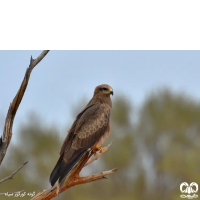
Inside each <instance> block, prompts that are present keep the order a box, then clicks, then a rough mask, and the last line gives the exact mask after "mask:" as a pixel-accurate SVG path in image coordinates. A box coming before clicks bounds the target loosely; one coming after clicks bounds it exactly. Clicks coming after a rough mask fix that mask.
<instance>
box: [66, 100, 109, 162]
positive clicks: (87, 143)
mask: <svg viewBox="0 0 200 200" xmlns="http://www.w3.org/2000/svg"><path fill="white" fill-rule="evenodd" d="M109 119H110V107H109V106H108V105H104V104H94V105H92V106H90V107H89V108H87V109H85V111H84V112H83V113H82V114H81V115H80V117H79V118H78V120H77V122H76V125H75V126H74V127H73V130H71V131H72V132H73V134H72V135H71V136H69V137H71V141H70V140H68V142H66V147H64V148H63V153H64V157H63V159H64V161H65V162H70V161H72V160H74V159H75V154H76V153H75V152H82V151H85V150H87V149H88V148H90V147H92V146H93V145H94V144H95V143H96V142H97V141H98V140H99V139H100V138H101V136H103V135H104V133H105V132H106V130H107V129H108V127H109ZM71 131H70V132H71ZM69 134H70V133H69ZM67 143H69V144H67ZM69 145H70V147H69Z"/></svg>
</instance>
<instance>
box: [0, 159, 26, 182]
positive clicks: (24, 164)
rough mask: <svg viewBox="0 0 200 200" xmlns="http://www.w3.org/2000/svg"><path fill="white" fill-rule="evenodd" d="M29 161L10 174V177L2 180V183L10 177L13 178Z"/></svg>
mask: <svg viewBox="0 0 200 200" xmlns="http://www.w3.org/2000/svg"><path fill="white" fill-rule="evenodd" d="M27 163H28V161H27V162H25V163H24V164H23V165H22V166H20V167H19V168H18V169H17V170H16V171H14V172H13V173H12V174H11V175H10V176H8V177H6V178H4V179H2V180H0V184H1V183H3V182H4V181H7V180H8V179H12V178H13V176H14V175H15V174H16V173H17V172H18V171H19V170H20V169H22V168H23V167H24V166H25V165H26V164H27Z"/></svg>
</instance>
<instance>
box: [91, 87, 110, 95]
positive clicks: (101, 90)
mask: <svg viewBox="0 0 200 200" xmlns="http://www.w3.org/2000/svg"><path fill="white" fill-rule="evenodd" d="M111 94H112V95H113V89H112V87H110V86H109V85H106V84H102V85H98V86H97V87H96V88H95V91H94V96H110V95H111Z"/></svg>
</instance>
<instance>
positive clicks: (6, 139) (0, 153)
mask: <svg viewBox="0 0 200 200" xmlns="http://www.w3.org/2000/svg"><path fill="white" fill-rule="evenodd" d="M48 52H49V50H45V51H43V52H42V53H41V54H40V55H39V56H38V57H37V58H36V59H33V58H32V56H31V60H30V65H29V67H28V68H27V70H26V73H25V76H24V79H23V81H22V83H21V86H20V88H19V90H18V92H17V94H16V96H15V98H14V99H13V101H12V103H11V104H10V107H9V109H8V113H7V116H6V121H5V125H4V132H3V137H0V164H1V163H2V161H3V158H4V156H5V155H6V151H7V148H8V146H9V144H10V141H11V138H12V126H13V121H14V118H15V114H16V112H17V109H18V107H19V105H20V103H21V100H22V98H23V96H24V93H25V91H26V87H27V85H28V81H29V78H30V74H31V71H32V70H33V68H34V67H35V66H36V65H37V64H38V63H39V62H40V61H41V60H42V59H43V58H44V57H45V56H46V55H47V53H48Z"/></svg>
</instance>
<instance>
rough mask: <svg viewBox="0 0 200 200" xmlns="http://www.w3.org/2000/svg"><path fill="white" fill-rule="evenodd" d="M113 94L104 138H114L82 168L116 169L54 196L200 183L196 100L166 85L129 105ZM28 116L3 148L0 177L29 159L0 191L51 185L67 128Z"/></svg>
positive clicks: (115, 195)
mask: <svg viewBox="0 0 200 200" xmlns="http://www.w3.org/2000/svg"><path fill="white" fill-rule="evenodd" d="M113 99H114V102H113V111H112V121H111V122H112V123H111V126H112V131H111V135H110V137H109V139H108V141H107V142H106V143H109V142H110V141H112V140H113V145H112V146H111V148H110V150H109V151H108V152H107V153H106V154H105V155H103V156H102V157H101V158H100V159H99V160H98V161H96V162H94V163H92V164H91V165H89V166H88V167H86V168H84V170H83V172H82V173H81V174H82V175H88V174H92V173H95V172H98V171H105V170H108V169H112V168H114V167H119V168H120V170H119V171H117V172H116V173H115V174H113V175H110V176H108V178H109V179H108V180H100V181H97V182H93V183H89V184H84V185H80V186H75V187H73V188H70V189H69V190H67V191H65V192H64V193H62V194H61V195H60V196H59V197H57V198H56V199H58V200H62V199H76V200H82V199H87V200H93V199H95V200H101V199H106V200H113V199H115V200H134V199H136V200H138V199H141V200H149V199H154V200H157V199H158V200H160V199H162V200H165V199H166V200H169V199H170V200H174V199H180V195H181V193H180V189H179V187H180V184H181V183H182V182H188V183H189V184H190V183H191V182H197V183H198V184H200V158H199V152H200V102H196V101H194V100H193V99H191V98H188V97H187V96H184V95H182V94H175V93H172V92H171V91H169V90H161V91H158V92H157V93H153V94H151V95H150V96H148V97H147V98H146V100H145V102H144V103H143V104H142V105H141V107H140V108H134V109H133V104H132V102H129V101H128V99H125V98H122V97H114V98H113ZM74 110H76V111H77V109H75V108H74ZM27 121H28V123H26V124H21V126H20V129H19V131H18V132H17V133H14V134H16V136H17V140H16V141H13V140H12V142H11V145H10V147H9V148H8V153H7V155H6V157H5V159H4V161H3V163H2V165H1V168H0V179H3V178H5V177H6V176H8V175H10V174H11V173H12V172H13V171H15V170H16V169H17V168H18V167H19V166H20V165H22V164H23V163H24V162H25V161H29V163H28V164H27V165H26V166H25V167H24V168H23V169H22V170H21V171H20V172H19V173H17V174H16V175H15V176H14V179H13V180H8V181H6V182H4V183H2V184H1V185H0V193H1V192H13V191H17V190H23V189H24V190H25V191H26V192H27V193H28V192H34V191H35V192H36V193H38V192H40V191H42V190H43V189H45V188H48V187H49V186H50V185H49V182H48V180H49V175H50V173H51V171H52V169H53V167H54V165H55V164H56V162H57V159H58V154H59V150H60V147H61V145H62V142H63V140H64V138H65V136H66V133H63V134H60V133H59V132H58V130H57V128H56V127H55V126H48V127H47V126H44V125H43V124H42V119H40V118H39V117H38V116H37V115H30V117H29V118H28V120H27ZM69 127H70V126H68V128H69ZM0 198H1V199H2V200H8V199H9V198H10V199H13V197H4V196H1V197H0ZM18 198H20V197H18ZM23 199H24V200H26V199H30V197H28V196H25V197H23Z"/></svg>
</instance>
